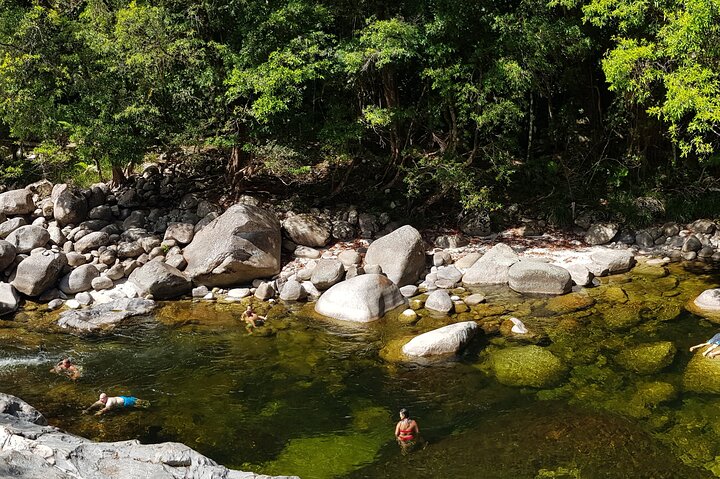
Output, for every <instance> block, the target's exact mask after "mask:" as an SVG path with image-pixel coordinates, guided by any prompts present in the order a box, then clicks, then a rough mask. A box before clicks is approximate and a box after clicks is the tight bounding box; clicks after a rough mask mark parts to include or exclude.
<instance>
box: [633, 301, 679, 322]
mask: <svg viewBox="0 0 720 479" xmlns="http://www.w3.org/2000/svg"><path fill="white" fill-rule="evenodd" d="M648 307H649V308H650V309H648V310H647V311H643V312H642V316H643V317H644V318H645V319H649V320H654V321H672V320H674V319H676V318H677V317H678V316H680V314H681V313H682V311H683V306H682V305H681V304H678V303H677V302H675V301H668V300H666V299H663V300H660V299H658V301H657V302H656V303H654V304H648Z"/></svg>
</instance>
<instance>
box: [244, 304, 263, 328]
mask: <svg viewBox="0 0 720 479" xmlns="http://www.w3.org/2000/svg"><path fill="white" fill-rule="evenodd" d="M240 318H241V319H242V320H243V321H245V329H247V331H248V334H252V332H253V329H254V328H257V327H260V326H262V325H264V324H265V321H266V320H267V318H266V317H265V316H258V315H257V313H256V312H255V311H254V310H253V308H252V306H248V307H247V309H246V310H245V311H244V312H243V314H242V316H240Z"/></svg>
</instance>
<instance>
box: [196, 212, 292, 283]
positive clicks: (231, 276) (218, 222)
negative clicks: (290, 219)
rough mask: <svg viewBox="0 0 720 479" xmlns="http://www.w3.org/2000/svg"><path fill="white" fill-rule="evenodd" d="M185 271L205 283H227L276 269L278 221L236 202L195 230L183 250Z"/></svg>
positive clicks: (267, 213)
mask: <svg viewBox="0 0 720 479" xmlns="http://www.w3.org/2000/svg"><path fill="white" fill-rule="evenodd" d="M183 256H184V257H185V260H187V267H186V268H185V273H186V274H187V275H188V276H189V277H190V278H191V279H192V280H193V281H194V282H195V283H196V284H204V285H206V286H231V285H236V284H240V283H246V282H249V281H252V280H253V279H256V278H265V277H268V276H272V275H274V274H277V273H279V272H280V222H279V221H278V220H277V217H276V216H275V214H274V213H272V212H270V211H267V210H264V209H262V208H258V207H257V206H252V205H243V204H236V205H234V206H231V207H230V208H228V210H227V211H225V213H223V214H222V215H220V216H219V217H217V218H215V219H214V220H213V221H211V222H210V223H209V224H208V225H207V226H205V227H204V228H203V229H201V230H200V231H198V232H197V233H196V234H195V237H194V238H193V240H192V242H191V243H190V244H189V245H187V246H186V247H185V249H184V250H183Z"/></svg>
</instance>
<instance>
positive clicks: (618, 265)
mask: <svg viewBox="0 0 720 479" xmlns="http://www.w3.org/2000/svg"><path fill="white" fill-rule="evenodd" d="M590 259H591V260H592V263H591V264H590V265H588V269H589V270H590V272H591V273H593V274H594V275H595V276H604V275H606V274H617V273H624V272H626V271H630V269H631V268H632V267H633V265H634V264H635V257H634V256H633V254H632V252H630V251H628V250H625V249H609V248H595V249H594V250H593V251H592V253H590Z"/></svg>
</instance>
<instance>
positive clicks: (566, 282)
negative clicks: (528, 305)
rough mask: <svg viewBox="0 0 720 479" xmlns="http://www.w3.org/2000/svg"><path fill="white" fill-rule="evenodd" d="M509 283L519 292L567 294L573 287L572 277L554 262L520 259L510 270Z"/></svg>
mask: <svg viewBox="0 0 720 479" xmlns="http://www.w3.org/2000/svg"><path fill="white" fill-rule="evenodd" d="M508 285H509V286H510V288H511V289H513V290H514V291H517V292H518V293H537V294H565V293H567V292H569V291H570V290H571V289H572V278H571V277H570V273H569V272H568V271H567V270H566V269H565V268H561V267H560V266H556V265H554V264H549V263H538V262H535V261H519V262H517V263H515V264H513V265H512V266H510V269H509V270H508Z"/></svg>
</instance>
